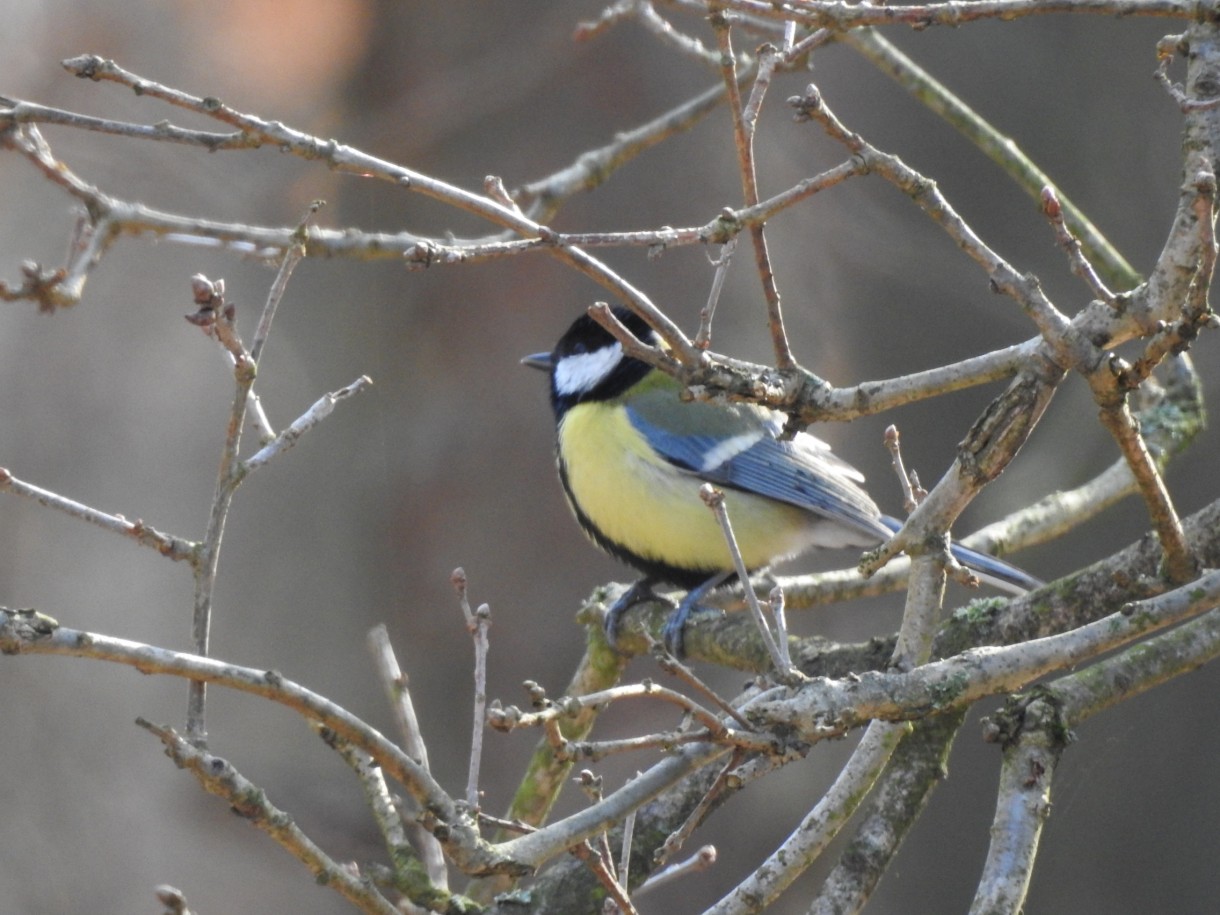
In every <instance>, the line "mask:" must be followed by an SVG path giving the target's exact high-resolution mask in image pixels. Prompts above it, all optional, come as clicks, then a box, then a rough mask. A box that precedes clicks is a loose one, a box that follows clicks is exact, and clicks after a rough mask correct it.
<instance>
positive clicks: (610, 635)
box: [602, 578, 677, 651]
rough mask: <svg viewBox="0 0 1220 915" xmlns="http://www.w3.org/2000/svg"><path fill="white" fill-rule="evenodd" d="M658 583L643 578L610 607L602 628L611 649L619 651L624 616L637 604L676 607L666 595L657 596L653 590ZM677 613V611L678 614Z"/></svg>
mask: <svg viewBox="0 0 1220 915" xmlns="http://www.w3.org/2000/svg"><path fill="white" fill-rule="evenodd" d="M655 584H656V582H655V581H653V580H652V579H651V578H641V579H640V580H639V581H637V582H636V583H635V584H633V585H632V586H631V587H630V588H628V589H627V590H626V591H624V592H623V593H622V594H620V595H619V596H618V599H617V600H616V601H615V602H614V603H613V604H611V605H610V608H609V609H608V610H607V611H606V618H605V619H604V620H602V628H603V629H604V630H605V632H606V641H607V642H609V643H610V647H611V648H613V649H615V650H616V651H617V650H618V636H619V632H620V631H621V630H622V626H623V614H624V613H626V612H627V611H628V610H630V609H631V608H632V607H634V606H635V605H636V604H642V603H646V602H648V601H655V602H657V603H662V604H669V605H670V606H676V605H675V602H674V601H673V600H672V599H671V598H668V597H665V596H664V595H661V594H657V593H656V592H655V591H653V590H652V588H653V585H655ZM676 612H677V611H675V613H676Z"/></svg>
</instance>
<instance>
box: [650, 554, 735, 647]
mask: <svg viewBox="0 0 1220 915" xmlns="http://www.w3.org/2000/svg"><path fill="white" fill-rule="evenodd" d="M735 574H736V573H735V572H732V571H728V572H718V573H717V574H715V575H713V576H712V577H711V578H709V579H708V580H707V581H705V582H704V583H703V584H701V585H699V587H697V588H692V589H691V590H690V591H688V592H687V594H686V597H684V598H682V603H680V604H678V608H677V609H676V610H674V612H673V613H671V614H670V616H669V619H667V620H666V621H665V628H664V629H662V630H661V637H662V639H663V640H664V642H665V650H666V651H668V652H669V653H670V654H672V655H673V656H674V657H675V658H680V657H682V656H683V655H684V654H685V649H684V648H683V645H682V638H683V630H684V629H685V627H686V621H687V620H688V619H689V618H690V615H691V613H693V612H694V611H696V610H699V609H700V607H699V602H700V601H701V600H703V598H705V597H707V596H708V594H710V593H711V592H712V591H714V590H716V589H717V588H719V587H720V586H721V585H722V584H724V583H725V582H726V581H728V580H729V579H730V578H732V577H733V576H734V575H735Z"/></svg>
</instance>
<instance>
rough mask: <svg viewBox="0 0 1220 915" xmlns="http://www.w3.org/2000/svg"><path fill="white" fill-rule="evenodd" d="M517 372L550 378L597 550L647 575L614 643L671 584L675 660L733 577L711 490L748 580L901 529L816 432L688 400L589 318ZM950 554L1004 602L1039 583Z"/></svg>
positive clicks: (621, 605) (573, 492) (566, 479)
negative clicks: (698, 618) (636, 611)
mask: <svg viewBox="0 0 1220 915" xmlns="http://www.w3.org/2000/svg"><path fill="white" fill-rule="evenodd" d="M613 313H614V315H615V317H616V318H617V319H618V320H619V321H620V322H621V323H622V324H623V325H624V326H625V327H626V328H627V329H628V330H629V331H631V333H632V334H634V335H635V337H636V338H637V339H639V340H640V341H641V342H643V343H645V344H650V345H653V346H658V345H661V343H660V338H659V336H658V335H657V334H656V332H655V331H654V330H653V329H652V328H651V327H650V326H649V325H648V324H647V323H646V322H645V321H644V320H643V318H641V317H640V316H638V315H637V314H635V313H634V312H632V311H629V310H628V309H626V308H623V307H621V306H619V307H616V308H615V309H614V310H613ZM521 362H522V364H523V365H526V366H529V367H532V368H536V369H541V370H543V371H545V372H547V373H548V374H549V376H550V401H551V407H552V410H553V411H554V417H555V427H556V445H555V455H556V465H557V467H558V471H559V479H560V482H561V484H562V487H563V492H564V495H565V496H566V497H567V502H568V505H569V507H570V508H571V510H572V513H573V514H574V515H575V516H576V520H577V521H578V522H579V524H580V526H581V528H583V529H584V531H585V533H586V534H587V535H588V536H589V537H590V538H591V539H592V540H593V542H594V543H595V544H596V545H597V546H599V547H601V549H603V550H604V551H605V552H607V553H609V554H610V555H611V556H613V557H615V558H616V559H619V560H621V561H623V562H625V563H627V564H628V565H630V566H633V567H634V568H636V569H638V570H639V571H640V572H642V573H643V578H641V579H639V580H638V581H637V582H636V583H635V584H634V585H632V586H631V587H630V588H628V589H627V591H626V592H625V593H624V594H622V595H621V596H620V597H619V598H618V599H617V600H616V601H615V602H614V603H613V604H612V605H611V607H610V608H609V610H608V611H607V613H606V616H605V623H604V626H605V630H606V635H607V638H608V640H609V641H610V644H611V645H615V644H616V640H617V636H618V632H619V628H620V625H621V620H622V616H623V614H624V613H625V612H626V611H627V610H628V609H629V608H630V607H632V606H633V605H634V604H636V603H639V602H642V601H645V600H666V598H661V597H658V595H656V594H655V592H654V591H653V588H654V587H655V586H656V585H658V584H662V583H668V584H671V585H675V586H677V587H678V588H681V589H685V590H686V591H687V596H686V597H685V598H684V599H683V600H682V601H681V603H679V604H677V606H676V609H675V610H674V612H673V613H672V614H671V615H670V617H669V619H668V620H667V622H666V624H665V627H664V629H663V640H664V642H665V646H666V648H667V649H668V650H669V651H670V652H671V653H672V654H674V655H675V656H676V657H681V656H682V653H683V651H682V647H683V633H684V630H685V626H686V624H687V620H688V618H689V616H690V615H691V613H692V611H693V610H695V609H697V608H698V604H699V601H701V600H702V599H703V598H704V597H706V595H707V594H708V593H710V592H711V591H712V590H714V589H715V588H718V587H721V586H722V585H725V584H727V583H729V582H731V581H732V579H733V578H735V574H734V572H733V568H734V567H733V562H732V559H731V557H730V554H729V550H728V545H727V543H726V541H725V537H724V534H723V533H722V531H721V528H720V526H719V523H718V522H717V520H716V519H715V517H714V516H713V514H712V512H711V511H710V510H709V509H708V507H707V506H706V504H705V503H704V502H703V500H702V499H701V498H700V496H699V490H700V487H701V486H703V485H704V484H705V483H711V484H712V485H713V486H715V487H717V488H719V489H721V490H722V491H723V492H724V493H725V500H724V501H725V506H726V508H727V510H728V513H729V517H730V519H731V522H732V526H733V531H734V534H735V537H736V540H737V543H738V546H739V549H740V551H741V554H742V558H743V560H744V563H745V566H746V568H747V569H748V570H749V571H750V572H751V573H753V572H755V571H759V570H763V569H766V568H767V567H769V566H771V565H772V564H774V563H776V562H778V561H780V560H783V559H788V558H791V557H793V556H796V555H798V554H800V553H803V552H805V551H806V550H809V549H814V548H829V549H844V548H871V547H875V546H877V545H878V544H880V543H882V542H883V541H885V540H886V539H888V538H889V537H890V536H891V535H892V534H893V533H894V532H895V531H897V530H898V528H899V527H900V526H901V522H899V521H898V520H897V519H896V518H893V517H890V516H888V515H885V514H883V513H882V512H881V510H880V509H879V508H878V507H877V504H876V503H875V502H874V501H873V500H872V498H870V496H869V495H868V493H867V492H866V491H865V490H864V488H863V487H862V485H861V484H862V483H863V482H864V475H863V474H862V473H860V471H858V470H857V469H856V468H855V467H853V466H852V465H851V464H849V463H848V462H846V461H844V460H842V459H841V458H839V457H837V456H836V455H834V454H833V453H832V451H831V449H830V446H829V445H828V444H826V442H824V441H822V440H821V439H819V438H817V437H816V436H814V435H812V434H810V433H808V432H797V433H796V434H795V435H785V434H784V427H785V422H786V416H785V414H783V413H780V412H778V411H776V410H771V409H768V408H766V407H762V406H757V405H753V404H745V403H730V402H720V401H714V402H713V401H701V400H691V399H690V398H689V397H687V398H683V397H682V396H681V395H682V393H683V385H682V384H681V383H680V382H679V381H677V380H676V379H675V378H673V377H672V376H670V375H668V374H666V373H665V372H663V371H661V370H660V369H657V368H654V367H653V366H650V365H649V364H647V363H645V362H643V361H641V360H639V359H636V358H634V357H632V356H629V355H627V354H626V353H625V352H624V351H623V346H622V344H621V343H620V342H619V341H618V340H617V339H615V338H614V337H613V336H612V335H611V334H610V333H609V331H607V330H606V329H605V328H604V327H602V326H601V325H600V324H598V323H597V322H596V321H595V320H594V319H593V318H592V317H590V316H589V315H588V314H584V315H581V316H580V317H578V318H576V320H575V321H574V322H573V323H572V325H571V326H570V327H569V328H568V329H567V331H566V332H565V333H564V334H563V336H561V337H560V338H559V342H558V343H556V344H555V347H554V349H553V350H551V351H550V352H543V353H535V354H533V355H530V356H526V357H525V358H524V359H522V360H521ZM950 549H951V552H952V554H953V556H954V558H956V559H957V560H958V561H959V562H960V563H962V564H963V565H965V566H967V567H968V568H970V569H971V570H973V571H974V572H976V573H977V574H979V576H980V577H981V578H983V579H984V580H985V581H987V582H988V583H989V584H992V585H994V586H996V587H998V588H1001V589H1003V590H1006V591H1009V592H1011V593H1014V594H1017V593H1024V592H1026V591H1029V590H1033V589H1034V588H1036V587H1038V586H1039V585H1041V584H1042V582H1040V581H1039V580H1038V579H1036V578H1034V577H1032V576H1030V575H1028V574H1026V573H1025V572H1023V571H1022V570H1020V569H1018V568H1016V567H1015V566H1012V565H1009V564H1008V563H1006V562H1003V561H1001V560H999V559H996V558H995V557H993V556H989V555H987V554H985V553H980V552H977V551H975V550H971V549H968V548H966V547H963V546H960V545H958V544H953V545H952V546H951V548H950ZM669 603H671V604H673V601H672V600H671V601H669Z"/></svg>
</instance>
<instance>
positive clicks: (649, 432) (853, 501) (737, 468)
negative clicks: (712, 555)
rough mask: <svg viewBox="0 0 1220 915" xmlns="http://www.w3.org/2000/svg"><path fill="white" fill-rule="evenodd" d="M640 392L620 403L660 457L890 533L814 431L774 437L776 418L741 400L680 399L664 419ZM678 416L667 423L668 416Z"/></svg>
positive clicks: (713, 479) (851, 472) (871, 531)
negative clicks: (786, 438)
mask: <svg viewBox="0 0 1220 915" xmlns="http://www.w3.org/2000/svg"><path fill="white" fill-rule="evenodd" d="M654 407H655V405H654V404H653V403H651V402H650V401H649V400H648V399H647V398H645V399H643V400H641V401H640V402H639V403H637V402H635V401H632V402H631V403H629V404H628V405H627V413H628V415H629V417H630V418H631V423H632V425H633V426H634V427H635V428H636V429H637V430H638V431H639V432H640V434H641V435H643V436H644V437H645V438H646V439H647V440H648V442H649V444H650V445H651V446H652V447H653V448H654V449H655V450H656V451H657V452H658V453H659V454H660V455H662V456H663V457H664V458H665V459H666V460H667V461H669V462H670V463H672V464H674V465H676V466H677V467H680V468H682V469H683V470H686V471H689V472H690V473H692V474H694V475H696V476H697V477H699V478H700V479H703V480H706V481H707V482H709V483H712V484H713V485H716V486H724V487H729V488H732V489H739V490H744V491H746V492H752V493H756V494H758V495H761V496H766V497H767V498H770V499H775V500H776V501H779V502H786V503H788V504H789V505H795V506H797V507H798V508H803V509H806V510H808V511H810V512H813V513H814V514H816V515H819V516H821V517H823V518H827V519H830V520H833V521H836V522H838V523H840V524H844V525H846V526H847V527H849V528H854V529H856V530H858V531H861V532H864V533H866V534H867V535H868V536H869V537H870V538H876V539H877V540H878V541H880V540H882V539H884V538H885V537H887V536H888V535H889V533H890V532H889V530H888V529H887V528H886V527H885V526H884V525H883V524H882V523H881V520H880V516H881V512H880V511H879V510H878V508H877V506H876V504H875V503H874V502H873V500H872V499H870V498H869V496H868V493H866V492H865V491H864V490H863V489H862V488H861V487H860V485H859V484H860V483H861V482H863V480H864V476H863V474H861V473H860V472H859V471H858V470H856V469H855V468H854V467H852V466H851V465H850V464H848V463H847V462H846V461H842V460H840V459H839V458H837V457H835V456H834V454H833V453H831V450H830V446H829V445H827V444H826V443H825V442H823V441H822V440H821V439H819V438H815V437H814V436H812V435H808V434H806V433H799V434H798V435H796V436H795V437H794V438H793V439H792V440H790V441H782V440H780V438H779V435H780V432H781V430H782V427H783V419H782V417H781V416H780V415H779V414H777V413H773V412H771V411H767V410H762V409H759V408H754V407H749V406H746V405H730V406H725V405H713V404H704V403H691V404H683V405H681V406H680V407H677V408H676V409H670V410H669V411H667V412H666V413H665V424H664V425H662V424H661V422H659V419H660V415H659V414H658V412H657V410H656V409H655V408H654ZM675 414H676V416H677V422H674V421H673V419H674V416H675Z"/></svg>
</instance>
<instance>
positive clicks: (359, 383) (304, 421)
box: [237, 375, 373, 478]
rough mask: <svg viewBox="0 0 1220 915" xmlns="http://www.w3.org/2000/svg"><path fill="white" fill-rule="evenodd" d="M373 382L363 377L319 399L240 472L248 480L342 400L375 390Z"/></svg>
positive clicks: (241, 465) (254, 456)
mask: <svg viewBox="0 0 1220 915" xmlns="http://www.w3.org/2000/svg"><path fill="white" fill-rule="evenodd" d="M372 384H373V380H372V379H371V378H369V377H368V376H367V375H361V376H360V377H359V378H357V379H356V380H355V381H353V382H352V383H351V384H349V385H348V386H347V387H343V388H340V389H339V390H337V391H332V392H330V393H329V394H323V395H322V396H321V397H320V398H318V399H317V400H316V401H315V402H314V404H313V406H311V407H310V408H309V409H308V410H306V411H305V412H304V413H302V414H301V415H300V416H298V417H297V418H296V419H295V420H293V421H292V424H291V425H290V426H288V428H286V429H284V430H283V431H282V432H280V434H279V435H277V436H276V437H275V438H274V439H273V440H272V441H270V442H268V443H267V444H266V445H264V446H263V447H262V448H260V449H259V450H258V451H256V452H255V453H254V454H252V455H250V457H249V458H247V459H246V460H244V461H242V462H241V463H240V464H239V466H238V470H237V472H238V473H239V474H240V475H241V476H242V478H245V477H246V476H248V475H249V474H251V473H253V472H254V471H255V470H258V469H260V468H262V467H264V466H266V464H267V463H268V462H269V461H271V460H272V459H273V458H275V457H278V456H279V455H281V454H283V453H284V452H285V451H287V450H288V449H289V448H291V447H292V446H293V445H295V444H296V443H297V442H298V441H300V440H301V436H303V435H304V434H305V433H306V432H308V431H309V430H310V429H312V428H314V426H316V425H318V423H320V422H322V420H324V419H326V417H328V416H330V414H331V413H333V412H334V410H335V407H336V405H338V403H339V402H340V401H342V400H345V399H347V398H348V397H351V396H352V395H354V394H359V393H361V392H362V391H366V390H368V389H369V388H370V387H372Z"/></svg>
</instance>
